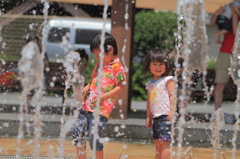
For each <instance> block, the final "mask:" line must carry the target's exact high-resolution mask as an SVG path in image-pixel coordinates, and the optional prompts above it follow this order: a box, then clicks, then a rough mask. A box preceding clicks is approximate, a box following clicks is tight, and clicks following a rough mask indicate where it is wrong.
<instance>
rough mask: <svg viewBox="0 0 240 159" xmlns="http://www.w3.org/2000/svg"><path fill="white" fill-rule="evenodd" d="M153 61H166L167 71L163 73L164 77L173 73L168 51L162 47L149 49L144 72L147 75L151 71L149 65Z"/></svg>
mask: <svg viewBox="0 0 240 159" xmlns="http://www.w3.org/2000/svg"><path fill="white" fill-rule="evenodd" d="M151 62H159V63H164V64H165V66H166V71H165V73H164V74H163V75H162V76H163V77H166V76H169V75H172V68H171V65H170V59H169V56H168V53H167V51H165V50H163V49H161V48H154V49H151V50H150V51H149V53H148V54H147V56H146V58H145V61H144V65H143V74H144V75H146V74H147V73H149V72H150V69H149V66H150V63H151Z"/></svg>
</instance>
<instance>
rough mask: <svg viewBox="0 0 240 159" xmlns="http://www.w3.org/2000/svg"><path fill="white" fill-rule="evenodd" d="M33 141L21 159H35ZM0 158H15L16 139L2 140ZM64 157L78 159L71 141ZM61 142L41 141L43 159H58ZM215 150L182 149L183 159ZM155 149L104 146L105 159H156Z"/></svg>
mask: <svg viewBox="0 0 240 159" xmlns="http://www.w3.org/2000/svg"><path fill="white" fill-rule="evenodd" d="M31 141H32V140H29V139H24V140H22V141H21V145H22V147H23V149H22V154H21V156H22V157H21V158H33V157H32V156H33V143H32V142H31ZM0 145H1V146H0V147H1V148H0V150H1V151H0V158H1V159H4V158H15V155H16V149H17V145H18V144H17V141H16V139H10V138H2V139H0ZM64 146H65V148H64V153H63V154H64V156H62V157H66V158H76V152H75V147H74V146H72V144H71V141H65V144H64ZM58 148H59V140H40V147H39V153H40V156H41V158H48V157H47V156H52V157H53V156H54V157H55V158H58V157H59V156H58ZM177 151H178V149H177V148H176V147H173V149H172V152H173V153H175V155H173V156H172V158H173V159H176V158H177V156H176V154H177ZM213 154H214V150H213V149H210V148H192V147H188V148H186V147H183V148H182V157H181V158H182V159H206V158H208V159H213V158H214V156H213ZM154 155H155V148H154V145H153V144H141V143H138V144H137V143H117V142H109V143H105V144H104V159H125V158H126V159H155V158H154ZM216 155H217V157H216V159H231V158H232V152H231V150H218V151H217V153H216ZM91 156H92V151H91V150H90V148H89V146H88V144H87V157H88V158H91ZM235 158H236V159H239V158H240V151H237V152H236V153H235Z"/></svg>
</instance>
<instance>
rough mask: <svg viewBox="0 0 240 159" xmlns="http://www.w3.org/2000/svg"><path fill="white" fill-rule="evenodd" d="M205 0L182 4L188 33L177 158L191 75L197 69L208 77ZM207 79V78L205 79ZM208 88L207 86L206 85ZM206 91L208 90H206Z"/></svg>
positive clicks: (180, 144)
mask: <svg viewBox="0 0 240 159" xmlns="http://www.w3.org/2000/svg"><path fill="white" fill-rule="evenodd" d="M204 8H205V7H204V1H203V0H196V1H191V0H185V1H184V2H182V11H183V16H184V20H185V24H186V32H185V33H184V39H183V42H184V45H183V46H182V57H183V59H184V62H183V72H182V79H183V83H182V90H181V95H180V97H179V100H180V115H181V116H180V118H179V122H178V129H179V134H178V153H177V158H178V159H180V158H181V156H182V149H181V147H182V141H183V138H182V137H183V132H184V129H183V125H184V124H185V123H186V121H185V115H186V103H185V99H186V98H188V94H186V90H187V85H188V84H189V83H191V80H190V75H191V74H192V73H193V72H194V71H195V70H196V69H197V70H199V71H200V72H202V73H203V75H206V60H207V50H208V48H207V35H206V26H205V19H204V18H205V11H204ZM203 79H205V77H204V78H203ZM205 86H206V84H205ZM206 90H208V89H207V88H206Z"/></svg>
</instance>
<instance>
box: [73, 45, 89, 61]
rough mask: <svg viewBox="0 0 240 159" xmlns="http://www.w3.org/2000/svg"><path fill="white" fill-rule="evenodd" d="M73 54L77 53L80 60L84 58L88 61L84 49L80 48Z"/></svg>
mask: <svg viewBox="0 0 240 159" xmlns="http://www.w3.org/2000/svg"><path fill="white" fill-rule="evenodd" d="M75 52H78V53H79V55H80V57H81V59H84V58H86V61H88V54H87V53H86V51H85V50H84V49H82V48H80V49H77V50H75Z"/></svg>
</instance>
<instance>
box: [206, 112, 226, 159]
mask: <svg viewBox="0 0 240 159" xmlns="http://www.w3.org/2000/svg"><path fill="white" fill-rule="evenodd" d="M224 125H225V120H224V113H223V111H222V109H221V108H219V109H218V110H216V111H215V112H214V113H213V114H212V117H211V119H210V126H209V128H210V129H211V131H212V136H211V144H212V145H213V148H214V154H213V156H214V158H215V159H216V158H217V151H218V149H219V148H220V147H221V144H220V143H221V139H220V135H219V134H220V130H221V129H222V127H223V126H224Z"/></svg>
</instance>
